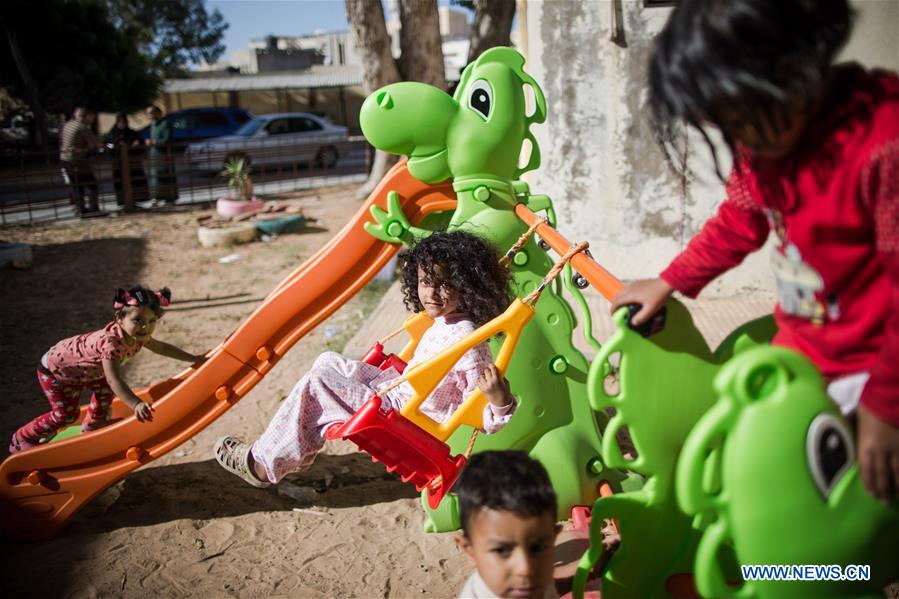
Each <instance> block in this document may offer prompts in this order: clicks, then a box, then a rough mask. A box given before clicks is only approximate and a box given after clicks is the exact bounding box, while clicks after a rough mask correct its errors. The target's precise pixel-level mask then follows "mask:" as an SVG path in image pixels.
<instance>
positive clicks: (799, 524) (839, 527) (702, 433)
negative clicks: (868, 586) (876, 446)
mask: <svg viewBox="0 0 899 599" xmlns="http://www.w3.org/2000/svg"><path fill="white" fill-rule="evenodd" d="M715 387H716V389H717V390H718V392H719V393H720V395H721V399H720V400H719V402H718V403H717V404H716V405H715V406H714V407H713V408H712V409H711V410H710V411H709V412H708V413H707V414H706V415H705V416H704V417H703V418H702V420H700V422H699V423H698V424H697V426H696V428H694V430H693V432H692V433H691V434H690V437H689V438H688V439H687V442H686V444H685V446H684V450H683V453H682V454H681V459H680V463H679V464H678V474H677V491H678V500H679V502H680V503H681V506H682V507H683V508H684V509H685V511H687V512H689V513H694V514H695V513H699V512H702V511H704V510H705V509H711V510H712V511H713V512H716V513H717V515H718V521H717V522H716V523H715V524H713V525H712V526H711V527H710V529H709V531H707V532H706V535H705V537H704V538H703V541H702V542H701V544H700V550H699V552H698V556H697V582H698V583H700V586H699V590H700V592H701V593H703V594H711V595H715V594H720V593H721V592H725V591H723V588H724V587H722V588H718V589H714V588H708V587H707V588H703V587H702V581H703V580H714V579H720V580H723V576H722V575H721V574H720V572H718V573H714V574H713V573H711V571H714V570H716V569H717V566H716V565H715V564H714V560H713V559H711V557H712V556H714V555H715V554H716V553H717V546H719V545H720V544H721V543H722V542H725V541H727V540H728V539H729V540H730V541H731V542H732V543H733V547H734V549H735V551H736V555H737V559H738V560H739V563H741V564H842V565H846V564H870V565H871V569H872V572H875V571H877V570H878V569H879V575H883V574H884V573H888V572H889V570H890V569H892V570H893V571H894V574H895V573H896V570H897V563H896V560H895V556H896V555H897V551H899V510H896V509H895V508H892V509H891V508H888V507H885V506H883V505H881V504H880V503H878V502H877V501H875V500H874V499H873V498H872V497H871V496H869V495H868V493H867V492H866V491H865V489H864V487H863V485H862V482H861V479H860V477H859V473H858V465H857V464H856V462H855V454H854V444H855V440H854V438H853V436H852V435H851V434H850V432H849V428H848V426H847V425H846V422H845V420H844V419H843V418H842V416H840V414H839V412H838V410H837V408H836V407H835V405H834V404H833V403H832V402H831V401H830V399H829V398H828V397H827V394H826V391H825V387H824V384H823V381H822V380H821V377H820V375H819V374H818V372H817V371H816V370H815V369H814V367H813V366H812V365H811V364H810V363H809V362H808V361H807V360H806V359H805V358H804V357H802V356H800V355H799V354H796V353H795V352H792V351H789V350H785V349H781V348H775V347H759V348H754V349H751V350H748V351H746V352H745V353H742V354H738V355H737V356H735V357H734V358H733V359H732V360H731V361H730V362H729V363H728V364H727V365H726V366H725V367H724V368H723V369H722V371H721V372H720V373H719V375H718V376H717V377H716V379H715ZM722 437H723V439H724V441H723V443H724V445H723V458H722V465H721V468H722V470H721V475H722V478H721V480H722V485H721V489H720V493H712V492H710V491H708V490H707V489H704V488H703V483H702V476H703V472H702V471H703V468H704V466H705V456H706V455H707V452H708V450H709V449H710V448H711V447H713V446H715V444H716V443H717V441H718V440H720V439H721V438H722ZM888 531H891V532H888ZM837 539H838V540H839V541H836V540H837ZM890 539H892V540H890ZM703 545H705V549H706V550H707V551H704V550H703ZM887 546H890V547H891V548H890V549H889V550H887ZM885 551H886V553H888V554H890V557H888V558H886V559H887V561H884V560H885V558H884V552H885ZM889 560H892V563H890V561H889ZM888 580H889V579H887V581H888ZM803 584H806V585H807V584H810V583H788V582H764V583H763V582H752V583H746V586H747V587H749V589H751V591H752V593H751V594H759V595H768V594H771V593H775V594H776V593H780V592H783V591H784V590H790V591H791V592H793V593H802V592H808V591H811V590H812V589H817V591H816V592H822V593H833V594H842V593H847V592H848V593H849V594H856V595H857V594H859V593H863V592H866V591H865V588H864V586H861V583H858V582H854V583H852V584H854V585H855V586H847V584H848V583H846V582H839V581H836V582H828V583H826V585H825V583H815V584H817V585H819V586H814V587H813V586H802V585H803ZM732 591H733V589H731V593H732Z"/></svg>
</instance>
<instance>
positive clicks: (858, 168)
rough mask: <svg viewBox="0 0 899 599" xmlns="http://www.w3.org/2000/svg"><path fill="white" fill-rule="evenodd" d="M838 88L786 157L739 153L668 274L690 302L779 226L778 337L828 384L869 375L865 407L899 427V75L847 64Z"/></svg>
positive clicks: (836, 73)
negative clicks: (710, 213) (721, 192)
mask: <svg viewBox="0 0 899 599" xmlns="http://www.w3.org/2000/svg"><path fill="white" fill-rule="evenodd" d="M831 89H832V90H833V92H832V94H831V98H830V100H829V101H828V102H827V103H825V106H824V108H823V109H822V110H821V111H820V112H819V113H818V114H819V115H820V116H818V117H816V118H815V119H814V120H812V121H811V122H810V123H809V124H808V125H807V126H806V129H805V132H804V134H803V137H802V139H801V140H800V142H799V143H798V145H797V147H796V148H795V149H794V150H793V152H791V154H790V156H788V157H786V158H781V159H777V160H756V159H752V158H749V157H746V156H741V158H739V161H740V162H739V164H738V166H737V167H735V168H734V170H733V172H732V173H731V175H730V178H729V180H728V182H727V199H726V200H725V202H724V203H723V204H722V205H721V207H720V209H719V210H718V214H717V215H716V216H714V217H713V218H712V219H710V220H709V221H708V222H707V223H706V224H705V226H704V227H703V229H702V231H700V232H699V233H698V234H697V235H696V236H695V237H694V238H693V239H692V240H691V241H690V243H689V245H688V246H687V248H686V249H685V250H684V251H683V252H682V253H681V254H680V255H679V256H678V257H677V258H675V260H674V261H673V262H672V263H671V265H670V266H669V267H668V268H667V269H666V270H665V271H664V272H663V273H662V274H661V278H662V279H664V280H665V281H667V282H668V284H670V285H671V286H672V287H674V288H675V289H676V290H678V291H680V292H681V293H683V294H685V295H687V296H689V297H695V296H696V295H697V294H698V293H699V291H700V290H701V289H702V288H703V287H704V286H705V285H706V284H707V283H709V282H710V281H712V280H713V279H714V278H716V277H717V276H718V275H720V274H722V273H723V272H725V271H727V270H729V269H730V268H733V267H734V266H736V265H737V264H739V263H740V262H742V260H743V259H744V258H745V257H746V256H747V255H748V254H749V253H750V252H752V251H754V250H757V249H759V248H760V247H761V246H762V245H763V244H764V243H765V240H766V239H767V238H768V235H769V233H770V232H772V231H773V232H774V234H775V235H776V236H777V240H776V241H777V247H776V249H775V253H774V256H773V260H772V265H773V267H774V271H775V278H776V280H777V288H778V306H777V308H776V309H775V311H774V318H775V320H776V321H777V325H778V333H777V336H776V337H775V339H774V343H775V344H778V345H782V346H786V347H790V348H793V349H796V350H798V351H800V352H802V353H803V354H805V355H806V356H808V357H809V358H810V359H811V360H812V361H813V362H814V363H815V364H816V365H817V366H818V368H819V369H820V370H821V372H822V373H823V374H824V376H825V377H827V378H828V379H832V378H835V377H839V376H842V375H845V374H850V373H855V372H860V371H869V372H870V374H871V378H870V379H869V381H868V383H867V385H866V386H865V389H864V392H863V393H862V398H861V402H862V404H864V405H865V407H866V408H867V409H868V410H870V411H871V412H873V413H874V414H876V415H877V416H878V417H879V418H881V419H882V420H884V421H886V422H889V423H891V424H892V425H893V426H899V77H897V76H896V75H895V74H891V73H886V72H882V71H870V72H869V71H865V70H863V69H862V68H860V67H858V66H856V65H844V66H839V67H835V69H834V83H833V86H832V88H831Z"/></svg>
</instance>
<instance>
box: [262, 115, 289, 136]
mask: <svg viewBox="0 0 899 599" xmlns="http://www.w3.org/2000/svg"><path fill="white" fill-rule="evenodd" d="M265 130H266V131H268V134H269V135H284V134H285V133H290V123H289V122H288V121H287V119H275V120H273V121H272V122H270V123H269V124H268V125H266V126H265Z"/></svg>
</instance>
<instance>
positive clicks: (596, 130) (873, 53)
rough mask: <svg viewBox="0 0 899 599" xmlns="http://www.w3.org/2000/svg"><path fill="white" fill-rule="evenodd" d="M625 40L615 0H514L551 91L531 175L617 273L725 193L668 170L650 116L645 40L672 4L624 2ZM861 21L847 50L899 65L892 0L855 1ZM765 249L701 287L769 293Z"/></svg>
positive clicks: (672, 242)
mask: <svg viewBox="0 0 899 599" xmlns="http://www.w3.org/2000/svg"><path fill="white" fill-rule="evenodd" d="M619 4H620V5H621V22H622V25H623V29H624V40H625V46H624V47H622V46H621V45H617V44H615V43H613V42H612V41H610V39H609V38H610V34H611V26H612V25H611V23H612V6H613V3H612V2H611V0H589V1H588V0H564V1H561V0H546V1H538V0H528V1H527V2H523V3H522V2H520V3H519V9H520V14H519V19H520V24H519V26H520V27H522V26H523V28H524V30H523V34H524V35H523V36H522V39H523V45H524V44H526V45H525V47H524V48H523V51H524V53H525V54H526V56H527V61H528V62H527V67H526V68H527V69H528V71H529V72H530V73H531V74H532V75H534V77H535V78H536V79H537V81H538V82H540V83H541V85H542V87H543V91H544V93H545V94H546V99H547V104H548V112H549V116H548V118H547V122H546V123H545V124H544V125H542V126H538V127H535V133H536V137H537V141H538V143H539V144H540V147H541V150H542V154H543V164H542V166H541V168H540V169H539V171H538V172H536V173H531V174H530V175H529V176H528V177H527V179H528V180H529V182H530V183H531V188H532V190H534V191H535V192H538V193H547V194H549V195H550V196H551V197H552V198H553V199H554V201H555V204H556V209H557V212H558V216H559V227H560V229H561V230H562V231H563V232H564V233H565V235H566V236H567V237H568V238H569V239H571V240H588V241H590V243H591V246H592V249H593V255H594V257H596V259H597V260H598V261H599V262H600V263H601V264H603V265H604V266H605V267H606V268H608V269H609V270H611V271H612V272H613V273H614V274H616V275H617V276H618V277H620V278H622V279H633V278H641V277H649V276H654V275H656V274H658V272H659V271H660V270H661V269H662V268H664V266H665V265H667V263H668V261H669V260H670V259H671V258H673V257H674V256H675V255H676V254H677V253H678V252H679V251H680V250H681V249H683V247H685V245H686V243H687V242H688V241H689V239H690V237H691V236H692V235H693V234H694V233H696V232H697V231H698V230H699V228H700V227H701V226H702V224H703V223H704V222H705V220H706V219H707V218H708V217H709V216H710V215H712V214H713V213H714V211H715V209H716V207H717V205H718V204H719V202H720V200H721V199H723V190H722V186H721V185H720V184H719V183H718V182H717V180H716V179H715V178H714V175H712V174H711V173H709V172H708V170H707V169H703V168H702V164H699V165H697V166H695V167H694V168H695V169H696V171H697V172H698V173H699V174H700V179H699V180H686V181H682V180H680V178H679V177H677V176H675V175H674V174H673V173H672V171H671V170H670V169H669V168H668V166H667V165H666V163H665V162H664V159H663V157H662V154H661V152H660V151H659V149H658V148H657V146H656V143H655V140H654V139H653V137H652V134H651V132H650V129H649V127H648V124H647V123H648V121H647V119H646V110H647V107H646V100H647V98H646V85H645V81H646V75H645V67H646V64H647V61H648V57H649V52H650V47H651V42H652V38H653V37H654V35H655V34H656V33H658V31H659V30H660V29H661V28H662V26H663V25H664V23H665V20H666V19H667V16H668V13H669V10H670V9H665V8H644V7H643V2H642V1H639V0H621V1H620V2H619ZM854 5H855V6H856V8H857V10H859V13H860V15H859V16H860V18H859V20H858V22H857V26H856V31H855V33H854V36H853V41H852V43H851V44H850V45H849V46H848V47H847V53H848V55H849V57H850V58H854V59H858V60H862V62H864V63H865V64H871V65H876V66H884V67H888V68H892V69H897V68H899V46H897V44H899V42H897V39H899V1H897V0H862V1H860V2H855V3H854ZM767 264H768V252H767V250H763V251H762V252H759V253H757V254H756V255H754V256H751V257H750V258H749V259H748V260H747V261H746V263H744V264H743V266H742V267H740V268H738V269H735V270H734V271H732V272H730V273H728V274H727V275H725V276H724V277H722V278H721V279H720V280H719V281H717V282H716V283H713V284H712V285H711V286H710V287H709V288H708V289H707V291H706V292H705V294H706V295H708V296H712V295H734V294H736V293H743V292H753V293H770V290H771V289H772V283H771V277H770V275H769V270H768V266H767Z"/></svg>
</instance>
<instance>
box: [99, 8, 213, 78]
mask: <svg viewBox="0 0 899 599" xmlns="http://www.w3.org/2000/svg"><path fill="white" fill-rule="evenodd" d="M105 2H106V4H107V6H108V8H109V13H110V15H111V16H112V21H113V23H114V24H115V25H116V26H117V27H118V28H119V29H121V30H125V31H128V33H129V35H132V36H135V37H136V39H137V41H138V44H139V47H140V48H141V51H142V52H143V53H144V55H145V56H147V58H148V59H149V60H150V64H151V66H152V68H153V70H154V71H155V72H156V73H157V74H158V75H161V76H163V77H172V76H177V75H180V74H183V72H184V68H185V67H186V66H188V65H190V64H191V63H198V62H201V61H205V62H207V63H213V62H215V61H216V60H218V59H219V57H220V56H221V55H222V54H223V53H224V51H225V45H224V44H223V43H222V36H223V35H224V33H225V30H226V29H227V28H228V24H227V23H226V22H225V21H224V19H223V18H222V13H220V12H219V11H218V10H217V9H216V10H213V11H212V12H211V13H207V12H206V7H205V6H204V5H203V0H105Z"/></svg>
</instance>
